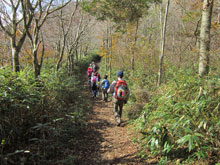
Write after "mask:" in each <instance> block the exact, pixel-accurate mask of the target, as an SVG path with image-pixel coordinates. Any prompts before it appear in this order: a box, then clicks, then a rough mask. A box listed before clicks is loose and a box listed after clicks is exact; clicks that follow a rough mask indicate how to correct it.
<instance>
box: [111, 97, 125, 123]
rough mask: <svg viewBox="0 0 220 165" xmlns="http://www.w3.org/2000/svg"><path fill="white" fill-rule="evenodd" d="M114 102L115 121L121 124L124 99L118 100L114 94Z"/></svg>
mask: <svg viewBox="0 0 220 165" xmlns="http://www.w3.org/2000/svg"><path fill="white" fill-rule="evenodd" d="M113 103H114V108H113V114H114V117H115V121H116V122H117V123H118V124H120V123H121V116H122V109H123V105H124V101H121V100H117V99H116V98H114V96H113Z"/></svg>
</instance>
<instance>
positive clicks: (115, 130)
mask: <svg viewBox="0 0 220 165" xmlns="http://www.w3.org/2000/svg"><path fill="white" fill-rule="evenodd" d="M100 94H101V93H100ZM108 99H109V98H108ZM92 102H93V104H94V106H93V109H91V110H90V111H91V112H90V115H89V118H88V123H87V126H86V127H85V129H84V130H82V131H81V132H80V134H79V137H78V138H79V140H80V141H79V143H78V145H77V153H76V154H77V155H78V159H77V161H76V164H80V165H81V164H82V165H97V164H98V165H113V164H123V165H124V164H126V165H127V164H129V165H130V164H135V165H139V164H146V163H144V162H143V161H142V160H141V159H140V158H139V157H138V156H137V154H138V146H137V145H136V144H133V143H132V142H131V135H130V134H129V132H128V128H127V124H126V119H125V118H122V122H123V123H122V126H120V127H118V126H116V123H115V120H114V116H113V113H112V109H113V105H112V102H110V101H108V102H103V101H102V100H101V96H99V98H95V99H94V100H93V101H92Z"/></svg>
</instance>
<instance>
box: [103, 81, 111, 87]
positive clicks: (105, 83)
mask: <svg viewBox="0 0 220 165" xmlns="http://www.w3.org/2000/svg"><path fill="white" fill-rule="evenodd" d="M109 86H110V84H109V81H108V80H104V86H103V88H104V89H108V88H109Z"/></svg>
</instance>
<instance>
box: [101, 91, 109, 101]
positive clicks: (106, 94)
mask: <svg viewBox="0 0 220 165" xmlns="http://www.w3.org/2000/svg"><path fill="white" fill-rule="evenodd" d="M107 90H108V88H106V89H102V100H104V101H107V100H108V93H107Z"/></svg>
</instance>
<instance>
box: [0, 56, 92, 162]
mask: <svg viewBox="0 0 220 165" xmlns="http://www.w3.org/2000/svg"><path fill="white" fill-rule="evenodd" d="M89 61H91V58H90V59H88V58H87V59H83V60H81V61H80V62H78V64H77V66H76V68H75V71H74V74H73V76H70V75H68V72H66V70H65V69H63V70H60V71H59V72H58V73H55V72H54V70H55V69H54V67H49V66H47V68H45V69H44V70H43V72H42V74H41V76H40V77H39V79H38V80H37V81H36V80H35V78H34V74H33V72H32V71H30V70H28V69H26V70H23V71H21V72H19V73H14V72H12V71H11V70H10V69H1V70H0V72H1V73H0V75H1V80H0V95H1V97H0V104H1V107H0V116H1V118H0V142H1V144H0V151H1V157H0V162H1V163H0V164H7V163H9V164H10V163H11V164H14V163H15V162H16V163H19V162H20V163H22V162H26V163H27V162H32V163H33V162H36V163H39V164H51V163H58V164H59V163H61V161H62V163H63V164H65V163H67V164H68V163H71V162H73V161H74V155H73V154H72V156H71V157H68V155H69V154H68V152H70V151H71V150H74V143H76V142H75V141H74V139H75V137H76V134H77V131H78V130H79V129H80V128H82V126H83V125H84V122H85V118H86V115H85V110H86V109H87V108H89V101H88V97H87V96H86V94H85V93H84V92H83V91H85V90H84V78H82V77H84V76H83V74H84V72H81V70H86V67H87V66H88V63H89ZM85 75H86V72H85ZM85 100H87V101H85ZM86 102H87V103H86ZM82 103H83V104H82ZM84 103H86V104H84ZM72 152H73V151H72Z"/></svg>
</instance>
